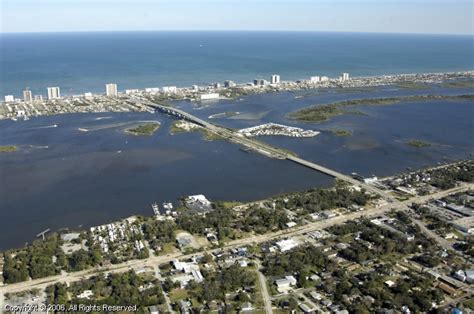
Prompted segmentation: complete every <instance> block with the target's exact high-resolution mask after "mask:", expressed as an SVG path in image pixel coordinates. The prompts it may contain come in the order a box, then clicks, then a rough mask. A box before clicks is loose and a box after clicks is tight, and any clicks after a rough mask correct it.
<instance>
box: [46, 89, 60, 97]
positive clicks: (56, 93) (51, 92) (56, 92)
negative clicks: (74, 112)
mask: <svg viewBox="0 0 474 314" xmlns="http://www.w3.org/2000/svg"><path fill="white" fill-rule="evenodd" d="M58 98H61V91H60V89H59V87H48V99H58Z"/></svg>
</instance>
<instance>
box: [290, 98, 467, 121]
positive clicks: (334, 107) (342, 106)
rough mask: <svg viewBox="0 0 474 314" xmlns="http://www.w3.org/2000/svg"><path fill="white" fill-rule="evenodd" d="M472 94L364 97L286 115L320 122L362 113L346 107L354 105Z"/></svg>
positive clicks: (298, 119) (415, 100) (294, 118)
mask: <svg viewBox="0 0 474 314" xmlns="http://www.w3.org/2000/svg"><path fill="white" fill-rule="evenodd" d="M473 98H474V95H471V94H467V95H455V96H451V95H414V96H400V97H387V98H366V99H353V100H344V101H338V102H334V103H330V104H324V105H314V106H310V107H306V108H302V109H299V110H297V111H294V112H290V113H289V114H288V117H289V118H290V119H293V120H297V121H302V122H322V121H327V120H329V119H331V118H333V117H336V116H341V115H346V114H360V115H363V114H364V113H363V112H362V111H360V110H355V109H347V108H350V107H354V106H388V105H394V104H398V103H400V102H423V101H431V100H471V99H473Z"/></svg>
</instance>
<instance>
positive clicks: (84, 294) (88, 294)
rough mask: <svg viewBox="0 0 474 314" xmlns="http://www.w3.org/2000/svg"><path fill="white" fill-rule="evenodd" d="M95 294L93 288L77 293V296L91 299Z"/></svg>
mask: <svg viewBox="0 0 474 314" xmlns="http://www.w3.org/2000/svg"><path fill="white" fill-rule="evenodd" d="M93 295H94V293H93V292H92V290H84V291H83V292H82V293H81V294H78V295H77V298H78V299H88V300H89V299H90V298H91V297H92V296H93Z"/></svg>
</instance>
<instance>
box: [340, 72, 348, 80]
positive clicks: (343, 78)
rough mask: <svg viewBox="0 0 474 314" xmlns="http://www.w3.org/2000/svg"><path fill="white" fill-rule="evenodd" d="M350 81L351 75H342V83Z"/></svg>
mask: <svg viewBox="0 0 474 314" xmlns="http://www.w3.org/2000/svg"><path fill="white" fill-rule="evenodd" d="M348 80H349V73H342V76H341V81H343V82H345V81H348Z"/></svg>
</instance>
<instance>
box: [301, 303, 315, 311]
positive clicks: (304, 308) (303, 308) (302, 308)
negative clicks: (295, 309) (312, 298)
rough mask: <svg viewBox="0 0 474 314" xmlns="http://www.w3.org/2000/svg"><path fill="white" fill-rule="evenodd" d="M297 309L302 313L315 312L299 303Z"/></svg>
mask: <svg viewBox="0 0 474 314" xmlns="http://www.w3.org/2000/svg"><path fill="white" fill-rule="evenodd" d="M299 308H300V309H301V311H303V313H305V314H306V313H315V310H314V309H312V308H310V307H309V306H308V305H306V304H305V303H301V304H300V305H299Z"/></svg>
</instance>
